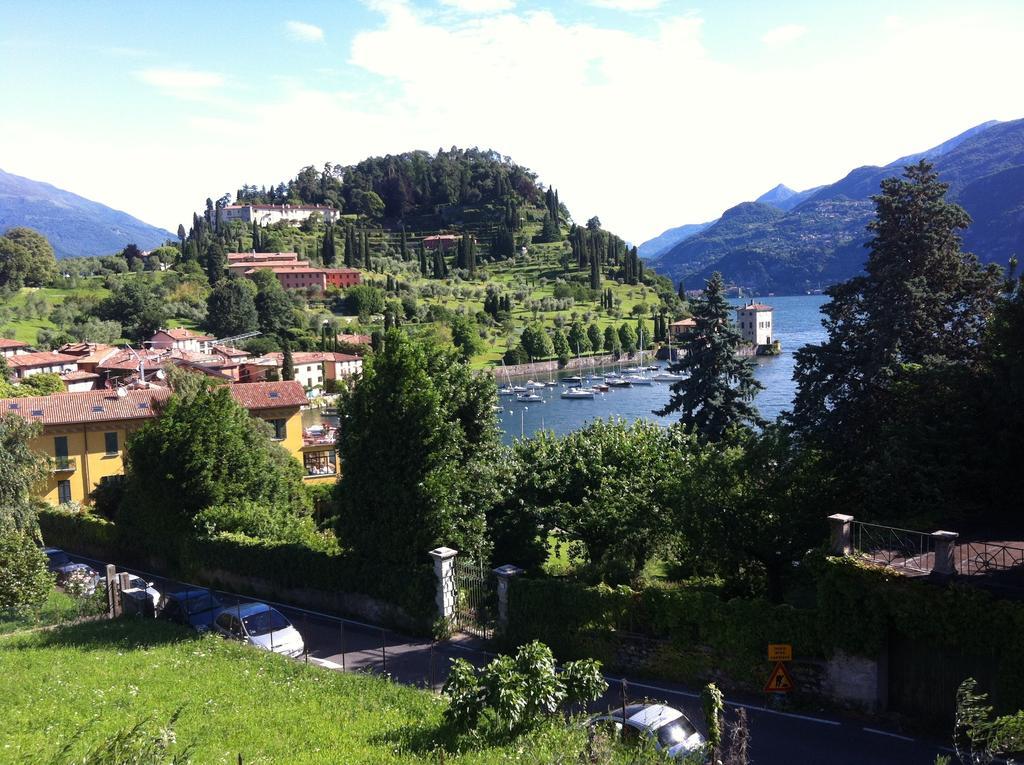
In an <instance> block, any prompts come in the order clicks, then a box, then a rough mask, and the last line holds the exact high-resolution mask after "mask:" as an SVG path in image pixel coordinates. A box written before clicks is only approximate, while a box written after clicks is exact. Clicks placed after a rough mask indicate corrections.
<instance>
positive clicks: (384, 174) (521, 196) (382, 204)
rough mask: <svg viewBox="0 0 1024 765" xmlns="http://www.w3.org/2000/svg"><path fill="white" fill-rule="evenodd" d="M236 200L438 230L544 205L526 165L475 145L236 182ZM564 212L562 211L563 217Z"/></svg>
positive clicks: (499, 220)
mask: <svg viewBox="0 0 1024 765" xmlns="http://www.w3.org/2000/svg"><path fill="white" fill-rule="evenodd" d="M235 198H236V203H238V204H244V203H254V204H289V203H290V204H295V203H300V202H301V203H306V204H321V205H328V206H330V207H334V208H337V209H340V210H341V211H342V212H343V213H347V214H352V215H359V216H362V217H364V218H366V219H368V220H371V221H375V222H377V223H380V224H383V225H384V226H385V227H390V226H393V225H404V226H405V227H406V228H408V229H411V230H429V229H440V228H443V227H444V226H446V225H449V224H453V223H470V224H472V223H482V224H487V223H489V224H492V225H500V224H503V223H511V220H510V219H511V218H513V217H515V216H516V215H517V214H518V210H517V209H516V207H517V206H521V205H528V206H535V207H536V206H540V205H543V204H545V203H546V200H545V191H544V189H543V188H542V187H541V186H540V184H539V183H538V182H537V176H536V174H535V173H533V172H531V171H530V170H528V169H526V168H524V167H522V166H520V165H517V164H516V163H515V162H513V161H512V160H511V159H510V158H509V157H506V156H502V155H501V154H498V153H497V152H494V151H489V150H481V149H475V148H474V149H459V148H454V147H453V148H452V149H449V150H444V149H440V150H438V152H437V153H436V154H430V153H429V152H426V151H410V152H405V153H403V154H396V155H388V156H384V157H371V158H369V159H364V160H363V161H362V162H359V163H358V164H355V165H348V166H344V165H332V164H327V165H325V166H324V167H323V168H322V169H317V168H315V167H312V166H310V167H305V168H303V169H302V170H301V171H300V172H299V173H298V175H297V176H296V177H295V178H294V179H292V180H290V181H288V182H287V183H279V184H277V185H276V186H271V187H269V188H268V187H256V186H250V185H244V186H242V187H241V188H240V189H239V190H238V192H237V194H236V195H235ZM566 217H567V216H566Z"/></svg>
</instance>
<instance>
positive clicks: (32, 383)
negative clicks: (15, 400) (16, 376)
mask: <svg viewBox="0 0 1024 765" xmlns="http://www.w3.org/2000/svg"><path fill="white" fill-rule="evenodd" d="M16 387H17V388H18V391H17V394H16V395H18V396H50V395H53V394H54V393H63V392H64V391H65V390H66V389H65V388H64V381H63V380H61V379H60V375H59V374H56V373H55V372H42V373H40V374H36V375H30V376H29V377H26V378H24V379H22V380H21V382H20V383H19V384H18V385H17V386H16Z"/></svg>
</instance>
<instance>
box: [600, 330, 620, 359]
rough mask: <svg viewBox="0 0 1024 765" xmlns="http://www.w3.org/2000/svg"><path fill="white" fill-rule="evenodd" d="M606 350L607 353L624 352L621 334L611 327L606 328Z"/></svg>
mask: <svg viewBox="0 0 1024 765" xmlns="http://www.w3.org/2000/svg"><path fill="white" fill-rule="evenodd" d="M604 349H605V351H606V352H607V353H618V352H619V351H620V350H622V343H621V342H620V341H619V333H618V332H616V331H615V327H613V326H611V325H609V326H607V327H605V328H604Z"/></svg>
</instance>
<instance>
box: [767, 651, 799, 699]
mask: <svg viewBox="0 0 1024 765" xmlns="http://www.w3.org/2000/svg"><path fill="white" fill-rule="evenodd" d="M768 661H770V662H771V663H772V664H774V667H773V668H772V673H771V674H770V675H769V676H768V682H766V683H765V684H764V692H765V693H767V694H769V697H770V698H776V699H777V698H780V697H779V696H777V695H775V694H780V693H789V692H790V691H792V690H793V688H794V687H795V686H794V684H793V678H792V677H791V676H790V674H789V670H788V669H786V662H788V661H793V645H792V644H791V643H769V644H768Z"/></svg>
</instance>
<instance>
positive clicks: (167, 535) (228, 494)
mask: <svg viewBox="0 0 1024 765" xmlns="http://www.w3.org/2000/svg"><path fill="white" fill-rule="evenodd" d="M172 385H173V386H174V394H173V395H172V396H171V397H170V398H169V399H167V400H166V402H164V403H163V404H162V405H161V406H160V408H159V411H158V412H157V416H156V417H155V418H154V419H152V420H149V421H148V422H147V423H146V424H145V425H143V426H142V427H141V428H140V429H139V430H138V431H136V432H135V433H134V434H133V435H132V437H131V438H129V439H128V442H127V444H126V447H125V503H124V505H123V506H122V509H121V513H120V516H119V517H120V522H121V523H122V524H124V525H125V526H126V527H128V528H130V529H132V530H133V531H134V533H135V535H136V537H137V538H138V539H139V540H140V541H141V542H144V543H145V544H147V545H149V546H150V547H151V549H155V548H159V549H161V550H163V551H166V550H168V549H170V550H173V546H174V541H175V540H178V539H182V538H184V537H185V536H187V535H189V534H194V533H196V532H204V531H206V530H207V529H206V527H205V526H204V525H202V522H201V521H200V522H197V520H196V519H197V517H198V516H199V515H200V513H202V512H203V511H204V510H206V509H207V508H211V507H217V506H225V505H231V504H233V503H240V502H243V501H246V502H251V503H255V504H256V505H259V506H261V507H263V508H267V511H268V512H270V513H271V515H272V516H273V517H275V518H277V519H278V525H279V527H280V528H281V529H290V528H292V527H293V526H294V524H295V523H296V519H298V518H302V517H305V516H307V515H308V512H309V507H308V499H307V495H306V492H305V488H304V487H303V484H302V476H303V470H302V466H301V465H300V464H299V463H298V461H297V460H295V459H294V458H293V457H292V456H291V455H290V454H289V453H288V452H287V451H285V450H284V449H283V448H282V447H281V446H280V445H278V444H277V443H275V442H274V441H272V440H271V432H270V427H269V426H268V425H267V423H265V422H263V421H262V420H260V419H258V418H256V417H252V416H250V415H249V413H248V412H247V411H246V410H245V409H244V408H243V407H242V406H240V405H239V404H238V403H237V402H236V401H235V400H234V398H233V397H232V396H231V393H230V390H229V387H228V386H226V385H214V384H211V383H210V382H208V380H207V378H203V377H200V376H198V375H195V374H190V373H185V372H182V373H179V374H177V375H175V376H173V377H172Z"/></svg>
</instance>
